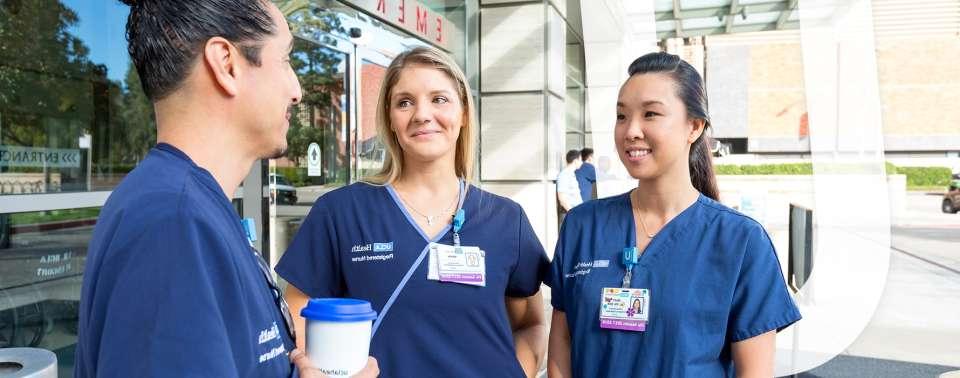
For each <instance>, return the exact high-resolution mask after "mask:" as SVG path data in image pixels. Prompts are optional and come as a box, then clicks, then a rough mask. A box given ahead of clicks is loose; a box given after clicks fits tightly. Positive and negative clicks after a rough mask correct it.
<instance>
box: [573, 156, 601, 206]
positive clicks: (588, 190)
mask: <svg viewBox="0 0 960 378" xmlns="http://www.w3.org/2000/svg"><path fill="white" fill-rule="evenodd" d="M580 161H581V162H582V163H581V164H580V168H577V170H576V171H575V172H574V175H576V176H577V186H579V187H580V197H581V198H583V202H587V201H589V200H591V199H593V198H594V194H595V193H594V190H593V189H594V188H593V185H594V184H595V183H596V182H597V169H596V168H594V167H593V149H592V148H590V147H584V148H583V149H582V150H580Z"/></svg>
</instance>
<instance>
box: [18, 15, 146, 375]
mask: <svg viewBox="0 0 960 378" xmlns="http://www.w3.org/2000/svg"><path fill="white" fill-rule="evenodd" d="M128 12H129V8H128V7H127V6H125V5H123V4H122V3H120V2H119V1H86V0H61V1H56V0H43V1H0V198H2V199H3V201H4V202H3V203H6V204H12V205H15V206H13V207H16V208H17V210H15V211H17V212H16V213H13V212H11V208H10V207H8V206H7V205H4V206H0V348H6V347H39V348H45V349H49V350H52V351H54V352H55V353H56V354H57V359H58V361H59V364H60V366H59V371H60V375H61V376H72V370H73V355H74V347H75V344H76V337H77V313H78V305H79V300H80V284H81V281H82V275H83V268H84V263H85V258H86V254H87V244H88V242H89V241H90V237H91V234H92V231H93V225H94V224H95V222H96V218H97V215H98V214H99V211H100V209H99V207H85V206H91V205H93V206H100V205H102V199H101V200H99V201H96V200H95V201H92V202H95V204H91V203H89V202H91V201H87V200H85V199H84V198H91V197H90V196H87V195H86V194H87V193H85V192H92V191H108V190H112V189H113V188H114V187H115V186H116V185H117V183H118V182H119V181H120V180H121V179H122V178H123V177H124V176H125V175H126V174H127V173H128V172H129V171H130V170H131V169H133V167H134V166H136V164H137V163H138V162H139V161H140V160H142V159H143V158H144V155H145V154H146V153H147V151H149V149H150V148H151V147H152V146H153V145H154V144H155V143H156V128H155V125H154V116H153V109H152V106H151V104H150V103H149V101H148V100H147V99H146V96H145V95H144V94H143V91H142V89H141V87H140V80H139V78H138V77H137V74H136V70H135V69H134V68H133V66H132V65H131V63H130V59H129V56H128V54H127V47H126V40H125V37H124V27H125V23H126V18H127V13H128ZM55 193H71V194H70V196H69V197H68V198H66V200H64V199H62V198H61V199H58V200H51V199H50V198H51V196H52V195H53V194H55ZM74 196H75V197H74ZM94 197H95V196H94ZM58 198H60V197H58ZM100 198H102V197H100ZM72 206H84V207H81V208H70V207H72ZM52 208H57V209H56V210H51V209H52Z"/></svg>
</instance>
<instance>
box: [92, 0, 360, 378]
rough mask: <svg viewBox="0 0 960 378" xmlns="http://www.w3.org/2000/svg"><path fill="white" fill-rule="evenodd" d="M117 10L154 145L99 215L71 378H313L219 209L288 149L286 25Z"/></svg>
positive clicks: (262, 267)
mask: <svg viewBox="0 0 960 378" xmlns="http://www.w3.org/2000/svg"><path fill="white" fill-rule="evenodd" d="M123 2H124V3H126V4H128V5H130V6H131V9H130V16H129V18H128V20H127V39H128V42H129V52H130V56H131V58H132V60H133V63H134V65H135V66H136V68H137V72H138V73H139V75H140V80H141V83H142V84H143V88H144V92H145V93H146V95H147V96H148V97H149V98H150V100H151V101H152V102H153V107H154V111H155V113H156V120H157V142H158V144H157V146H156V147H155V148H153V149H152V150H150V152H149V154H148V155H147V157H146V158H145V159H144V160H143V161H142V162H141V163H140V165H139V166H137V168H136V169H134V170H133V171H132V172H130V174H128V175H127V177H126V178H125V179H124V180H123V182H121V183H120V184H119V185H118V186H117V187H116V189H114V191H113V193H112V194H111V195H110V198H109V199H108V200H107V202H106V204H105V205H104V206H103V209H102V210H101V212H100V217H99V219H98V221H97V226H96V228H95V229H94V232H93V238H92V240H91V242H90V246H89V249H88V255H87V260H86V270H85V272H84V277H83V288H82V292H81V300H80V320H79V336H78V341H77V349H76V366H75V370H74V375H75V376H76V377H100V376H107V377H114V376H149V377H155V376H176V377H186V376H191V377H201V376H202V377H241V376H242V377H289V376H291V375H296V373H297V372H299V373H300V376H302V377H316V376H321V374H320V372H319V370H317V369H314V368H313V367H312V366H311V365H310V363H309V361H308V360H307V359H306V358H305V357H304V354H303V353H302V352H300V351H298V350H297V351H294V352H293V353H292V354H291V358H292V359H293V360H294V362H295V364H296V367H297V369H296V370H297V371H294V368H293V366H292V365H291V358H288V355H287V353H288V352H290V351H292V350H294V345H295V344H294V336H295V335H294V334H293V325H292V324H291V321H290V316H289V311H288V310H287V308H286V304H285V303H284V302H283V298H282V297H281V296H280V290H279V289H278V288H277V286H276V283H275V282H273V278H272V275H271V274H270V270H269V267H268V266H267V264H266V262H264V261H263V259H262V258H261V257H260V255H259V253H258V252H257V251H256V250H254V249H253V248H252V240H253V235H251V234H250V233H249V232H248V231H247V230H248V229H249V228H245V227H243V226H242V221H241V219H240V218H239V217H238V215H237V212H236V211H235V210H234V208H233V206H232V205H231V203H230V198H231V197H232V196H233V193H234V192H235V191H236V189H237V187H238V186H239V185H240V183H241V182H242V181H243V178H244V177H245V176H246V175H247V173H248V172H249V171H250V167H251V166H252V165H253V164H254V163H255V162H257V161H258V160H259V159H262V158H270V157H275V156H281V155H282V154H283V153H284V151H285V150H286V148H287V142H286V133H287V128H288V127H289V118H290V107H291V106H294V105H296V104H297V103H298V102H299V101H300V98H301V95H302V94H301V91H300V84H299V83H298V81H297V76H296V74H295V73H294V71H293V69H292V68H291V67H290V63H289V54H290V51H291V49H292V46H293V36H292V35H291V33H290V30H289V26H288V25H287V22H286V20H285V19H284V17H283V15H282V14H281V13H280V10H279V9H277V7H276V6H275V5H273V4H272V3H270V2H268V1H267V0H177V1H170V0H123ZM248 189H249V188H248ZM253 189H254V190H259V188H253ZM365 372H366V373H365V374H372V375H375V374H376V366H375V362H373V361H372V360H371V364H370V365H369V366H368V368H367V369H366V370H365Z"/></svg>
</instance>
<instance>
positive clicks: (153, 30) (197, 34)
mask: <svg viewBox="0 0 960 378" xmlns="http://www.w3.org/2000/svg"><path fill="white" fill-rule="evenodd" d="M120 1H122V2H123V3H124V4H127V5H129V6H130V16H129V17H128V18H127V43H128V45H127V50H128V51H129V52H130V58H131V59H132V60H133V64H134V66H136V67H137V74H138V75H140V82H141V83H142V85H143V91H144V93H146V95H147V97H148V98H150V100H151V101H154V102H156V101H159V100H162V99H163V98H164V97H166V96H168V95H169V94H170V93H172V92H174V91H176V90H177V89H178V88H179V87H180V86H181V85H183V81H184V80H185V79H186V77H187V75H189V74H190V70H191V68H193V65H194V63H195V62H196V59H197V56H198V55H200V54H201V52H202V51H203V48H204V45H205V44H206V43H207V41H208V40H209V39H210V38H213V37H223V38H224V39H226V40H228V41H230V42H231V43H233V44H234V45H235V46H236V47H237V49H238V50H240V53H241V54H242V55H243V57H244V58H245V59H247V60H248V61H249V62H250V63H252V64H253V65H255V66H259V65H260V50H261V48H262V47H263V42H262V41H263V39H264V37H265V36H267V35H272V34H273V33H274V32H275V31H276V28H277V25H275V23H274V22H273V20H272V19H271V18H270V13H269V11H268V6H269V5H268V3H267V2H266V0H176V1H171V0H120Z"/></svg>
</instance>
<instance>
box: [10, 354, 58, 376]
mask: <svg viewBox="0 0 960 378" xmlns="http://www.w3.org/2000/svg"><path fill="white" fill-rule="evenodd" d="M0 377H2V378H57V355H56V354H53V352H51V351H49V350H46V349H39V348H2V349H0Z"/></svg>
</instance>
